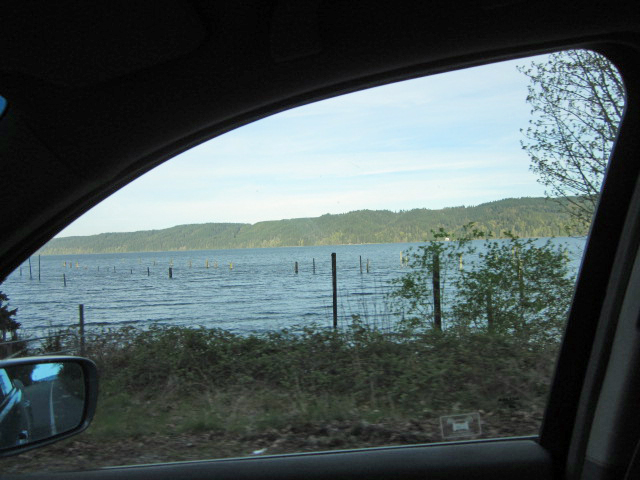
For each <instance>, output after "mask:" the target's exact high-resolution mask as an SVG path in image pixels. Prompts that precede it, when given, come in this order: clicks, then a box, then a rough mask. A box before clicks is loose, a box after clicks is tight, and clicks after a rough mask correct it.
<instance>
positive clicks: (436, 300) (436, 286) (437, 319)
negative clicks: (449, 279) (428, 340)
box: [433, 252, 442, 331]
mask: <svg viewBox="0 0 640 480" xmlns="http://www.w3.org/2000/svg"><path fill="white" fill-rule="evenodd" d="M440 300H441V299H440V256H439V255H438V253H437V252H436V253H434V254H433V326H434V328H435V329H436V330H440V331H442V308H441V303H440Z"/></svg>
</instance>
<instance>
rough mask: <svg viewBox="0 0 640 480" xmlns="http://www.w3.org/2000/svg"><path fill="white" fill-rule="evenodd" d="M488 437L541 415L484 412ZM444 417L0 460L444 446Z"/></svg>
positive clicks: (201, 436)
mask: <svg viewBox="0 0 640 480" xmlns="http://www.w3.org/2000/svg"><path fill="white" fill-rule="evenodd" d="M480 416H481V426H482V435H481V436H479V437H476V438H500V437H510V436H522V435H529V434H536V433H537V431H538V429H539V426H540V421H541V419H540V417H539V415H537V414H533V413H531V412H526V411H516V410H513V411H502V412H499V413H497V412H480ZM442 440H443V438H442V433H441V428H440V420H439V418H434V419H428V420H420V421H408V422H402V423H398V422H396V423H394V422H381V423H366V422H363V421H357V422H347V421H341V422H332V423H329V424H324V425H319V424H308V425H304V426H295V427H294V426H289V427H286V428H283V429H279V430H275V429H272V430H267V431H264V432H260V433H247V434H245V435H233V436H232V435H223V434H216V433H213V432H202V433H191V434H175V435H170V436H169V435H153V436H149V437H142V436H141V437H138V438H125V439H113V440H105V439H104V438H101V439H98V438H95V437H92V435H91V434H90V433H84V434H81V435H79V436H77V437H74V438H71V439H68V440H65V441H63V442H60V443H57V444H54V445H51V446H48V447H44V448H41V449H37V450H33V451H31V452H27V453H24V454H22V455H18V456H15V457H10V458H7V459H3V460H2V461H0V470H1V471H2V472H4V473H26V472H38V471H50V472H52V471H82V470H93V469H97V468H101V467H107V466H117V465H141V464H150V463H165V462H174V461H185V460H186V461H188V460H209V459H216V458H229V457H245V456H256V455H274V454H283V453H298V452H314V451H316V452H317V451H327V450H342V449H353V448H366V447H378V446H390V445H412V444H424V443H433V442H441V441H442Z"/></svg>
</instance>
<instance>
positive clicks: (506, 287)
mask: <svg viewBox="0 0 640 480" xmlns="http://www.w3.org/2000/svg"><path fill="white" fill-rule="evenodd" d="M433 236H434V238H435V240H431V241H430V242H427V243H426V244H425V245H423V246H420V247H418V249H417V250H414V251H413V252H411V253H410V254H409V255H408V257H407V265H408V267H409V268H410V271H409V272H408V273H406V274H405V275H403V276H402V277H400V278H398V279H397V280H396V281H395V284H396V290H395V291H394V292H393V293H392V298H393V299H394V300H395V310H396V311H401V312H402V314H403V315H404V317H405V318H404V320H403V321H404V322H405V323H408V324H409V325H411V326H412V327H414V328H415V327H418V326H421V327H428V328H435V329H437V330H442V329H443V326H444V328H445V329H447V328H448V329H455V330H457V331H460V332H474V331H482V332H487V333H500V334H508V335H513V336H516V337H520V338H527V339H529V340H533V341H537V342H540V341H553V340H554V339H555V340H557V339H559V338H560V336H561V333H562V329H563V327H564V322H565V319H566V315H567V312H568V311H569V306H570V302H571V298H572V294H573V285H574V281H575V279H574V278H570V276H569V271H568V268H567V266H568V257H567V256H566V251H565V249H564V248H563V247H562V246H561V245H556V246H553V245H552V244H551V242H550V241H548V240H547V241H546V242H545V243H544V244H542V245H538V244H536V242H535V240H533V239H526V240H523V239H520V238H517V237H515V236H514V235H513V234H511V233H510V232H505V233H504V237H506V238H505V239H502V240H495V239H492V238H491V237H492V235H491V233H488V232H483V231H481V230H480V229H478V228H476V226H475V225H473V224H469V225H466V226H465V227H464V232H463V234H462V236H461V237H460V238H459V239H457V240H456V241H451V242H443V241H441V240H442V239H443V238H450V237H452V236H453V234H450V233H447V232H445V231H444V230H442V229H441V230H440V231H439V232H434V233H433ZM481 238H484V239H485V240H484V242H483V248H481V249H479V248H478V244H477V242H473V243H472V242H471V240H477V239H481ZM463 259H464V262H465V263H464V264H463Z"/></svg>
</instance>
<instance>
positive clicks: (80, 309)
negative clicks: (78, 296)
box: [78, 304, 84, 357]
mask: <svg viewBox="0 0 640 480" xmlns="http://www.w3.org/2000/svg"><path fill="white" fill-rule="evenodd" d="M78 316H79V322H80V356H81V357H84V305H83V304H80V305H78Z"/></svg>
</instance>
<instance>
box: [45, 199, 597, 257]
mask: <svg viewBox="0 0 640 480" xmlns="http://www.w3.org/2000/svg"><path fill="white" fill-rule="evenodd" d="M569 221H570V216H569V214H568V213H567V211H566V209H565V208H563V206H562V204H559V203H557V202H553V201H549V200H547V199H543V198H520V199H505V200H499V201H496V202H490V203H484V204H482V205H478V206H475V207H452V208H444V209H442V210H427V209H415V210H409V211H400V212H397V213H394V212H391V211H388V210H376V211H373V210H362V211H357V212H350V213H345V214H340V215H322V216H321V217H317V218H297V219H291V220H279V221H269V222H259V223H256V224H254V225H249V224H240V223H208V224H202V225H181V226H177V227H172V228H168V229H164V230H151V231H143V232H132V233H103V234H100V235H92V236H87V237H66V238H55V239H53V240H51V241H50V242H49V243H47V244H46V245H45V246H44V247H43V248H42V250H41V252H40V253H42V254H45V255H47V254H50V255H55V254H82V253H121V252H142V251H172V250H208V249H227V248H261V247H283V246H303V245H305V246H309V245H336V244H360V243H397V242H422V241H425V240H430V239H432V238H433V236H432V233H431V232H432V230H437V229H439V228H443V229H445V230H447V231H449V232H451V233H452V234H458V233H461V232H462V231H463V226H464V225H466V224H468V223H469V222H475V223H476V225H477V226H478V227H479V228H483V229H485V230H491V231H494V232H502V231H504V230H509V231H511V232H513V234H514V235H518V236H520V237H552V236H560V235H563V234H564V233H565V226H566V225H567V224H568V223H569ZM577 233H579V234H586V229H584V231H581V232H577Z"/></svg>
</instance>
